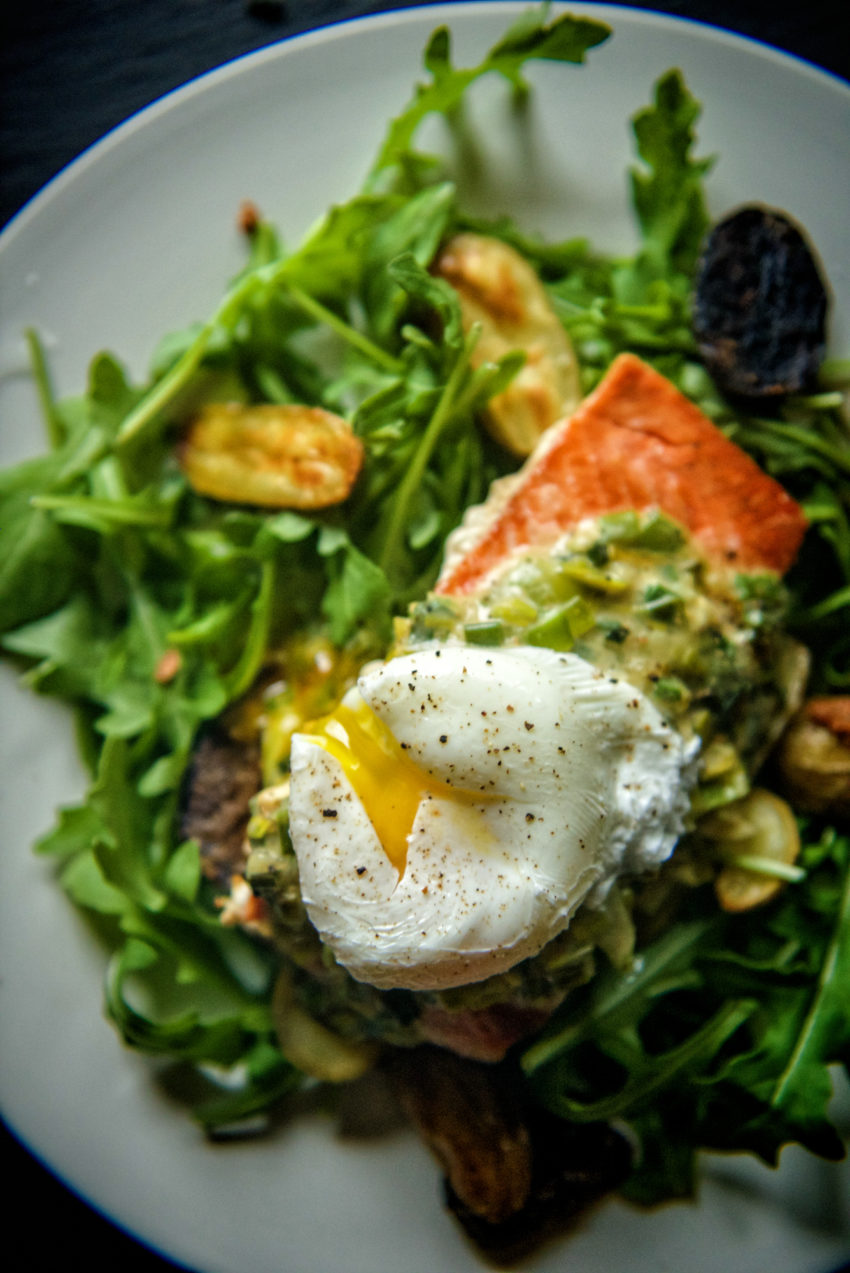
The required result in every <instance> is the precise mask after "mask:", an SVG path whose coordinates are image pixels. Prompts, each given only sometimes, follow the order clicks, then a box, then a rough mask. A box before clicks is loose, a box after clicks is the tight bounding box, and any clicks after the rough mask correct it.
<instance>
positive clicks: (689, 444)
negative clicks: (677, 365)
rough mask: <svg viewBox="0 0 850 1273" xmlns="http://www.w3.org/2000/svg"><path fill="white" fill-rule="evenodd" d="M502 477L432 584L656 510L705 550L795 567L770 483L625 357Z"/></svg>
mask: <svg viewBox="0 0 850 1273" xmlns="http://www.w3.org/2000/svg"><path fill="white" fill-rule="evenodd" d="M509 481H512V482H513V485H512V486H511V487H510V488H509V490H508V494H507V496H506V497H503V498H501V499H500V500H499V501H498V503H497V505H496V506H495V507H494V512H493V516H492V518H490V519H489V520H485V522H484V528H483V530H482V531H481V532H480V534H479V535H478V538H477V539H475V538H474V537H473V539H472V542H471V543H469V546H468V547H466V548H465V549H463V550H461V551H460V553H459V554H455V555H450V556H449V557H448V559H447V562H446V565H445V566H444V568H443V573H442V575H441V577H440V579H439V580H438V582H437V586H436V589H435V591H436V592H437V593H439V594H443V595H464V594H466V593H469V592H471V591H473V590H474V589H475V588H476V587H477V586H478V585H479V584H480V583H481V581H482V580H483V579H484V578H485V577H486V576H487V575H488V574H489V572H490V571H491V570H492V569H493V568H494V567H495V566H496V565H498V564H500V563H501V562H502V561H504V559H505V558H506V557H508V556H509V555H510V554H512V553H513V552H514V551H515V550H517V549H521V548H528V547H533V546H542V545H545V544H547V543H550V542H554V541H555V540H556V539H558V538H559V537H560V536H561V535H562V534H563V533H564V532H565V531H566V530H568V529H569V528H570V527H572V526H575V525H576V524H577V523H578V522H580V521H582V520H583V519H585V518H588V517H598V516H600V515H601V514H603V513H613V512H619V511H623V510H626V509H634V510H637V511H640V510H644V509H649V508H657V509H658V510H659V511H660V512H663V513H666V514H667V516H669V517H671V518H673V519H674V520H675V521H677V522H679V523H680V524H681V525H682V526H684V527H685V528H686V529H687V530H688V531H689V532H690V534H691V535H692V536H693V537H694V539H696V541H697V542H698V543H699V544H700V545H701V546H702V548H703V550H704V552H705V554H706V556H707V557H709V558H711V559H714V560H716V561H720V562H725V563H727V564H729V565H732V566H735V567H737V568H739V569H740V570H742V571H748V572H757V571H762V570H771V571H775V572H777V573H778V574H784V573H785V571H786V570H788V569H789V567H790V566H791V565H792V564H793V562H794V559H795V557H796V555H797V552H798V550H799V547H800V544H801V542H802V539H803V535H804V534H805V530H806V524H807V523H806V519H805V516H804V515H803V511H802V509H801V508H800V507H799V505H798V504H797V503H796V502H795V501H794V500H793V499H792V498H791V496H790V495H789V494H788V493H787V491H785V490H784V489H783V487H781V486H780V485H779V483H778V482H775V481H774V480H773V478H771V477H769V476H768V474H766V473H764V472H763V471H762V470H761V469H760V468H759V466H758V465H757V464H756V463H755V461H754V460H752V459H751V458H750V457H749V456H748V455H747V454H746V453H745V452H744V451H742V450H741V449H740V447H738V446H736V445H735V443H734V442H730V441H729V439H728V438H727V437H725V435H724V434H723V433H722V432H721V431H720V430H719V429H718V428H717V426H716V425H715V424H713V423H712V421H711V420H709V419H708V417H707V416H706V415H704V414H703V412H702V411H700V410H699V408H698V407H696V406H695V405H694V404H693V403H692V402H691V401H690V400H689V399H688V398H686V397H685V396H684V394H682V393H680V392H679V390H678V389H677V388H676V387H675V385H673V384H671V382H670V381H669V380H667V379H666V378H665V377H664V376H662V375H661V374H660V373H659V372H657V371H656V370H655V369H654V368H653V367H650V366H649V364H648V363H645V362H644V361H643V360H642V359H640V358H638V357H636V356H635V355H634V354H620V355H619V357H617V358H616V359H615V360H614V362H613V363H612V364H611V367H610V369H609V371H608V372H607V374H606V376H605V378H604V379H603V380H602V381H601V383H600V384H599V385H598V386H597V388H596V389H595V390H594V391H593V392H592V393H591V394H589V395H588V397H587V398H585V400H584V401H583V402H582V403H581V405H580V406H579V407H578V409H577V410H576V411H575V412H574V414H573V415H572V416H570V417H569V418H567V419H565V420H562V421H560V422H559V423H557V424H554V425H552V426H551V428H550V429H549V430H548V432H547V433H546V434H545V435H544V437H543V439H542V440H541V443H540V444H539V445H538V447H537V449H536V451H535V452H534V453H533V454H532V455H531V456H530V457H529V459H528V460H527V461H526V463H525V465H524V466H523V468H522V469H521V470H520V472H519V473H518V474H517V476H516V477H515V478H514V479H509Z"/></svg>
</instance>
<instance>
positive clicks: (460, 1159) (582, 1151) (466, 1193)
mask: <svg viewBox="0 0 850 1273" xmlns="http://www.w3.org/2000/svg"><path fill="white" fill-rule="evenodd" d="M384 1065H385V1069H386V1071H387V1073H388V1075H389V1077H390V1081H391V1084H392V1086H393V1088H394V1090H395V1092H396V1095H397V1096H398V1098H399V1100H400V1103H401V1106H402V1108H403V1109H404V1110H405V1112H406V1114H407V1116H408V1118H409V1119H410V1121H411V1122H412V1124H413V1126H414V1127H415V1128H416V1129H417V1130H418V1132H419V1134H420V1135H421V1136H422V1138H423V1140H424V1142H425V1144H426V1145H428V1147H429V1148H430V1149H431V1151H432V1153H433V1154H434V1156H435V1158H436V1159H437V1161H438V1162H439V1163H440V1165H441V1166H442V1168H443V1171H444V1173H445V1175H444V1192H445V1199H446V1204H447V1206H448V1208H449V1210H450V1211H451V1212H452V1213H453V1214H454V1215H455V1217H456V1218H457V1220H458V1221H459V1223H460V1224H461V1226H462V1227H463V1229H464V1231H465V1232H466V1234H467V1236H468V1237H469V1238H470V1239H471V1240H472V1241H473V1242H474V1243H475V1244H476V1246H477V1247H478V1248H479V1249H480V1250H481V1251H483V1252H484V1253H485V1254H486V1255H487V1256H488V1258H489V1259H490V1260H491V1261H493V1262H494V1263H497V1264H508V1263H514V1262H515V1261H516V1260H517V1259H519V1258H522V1257H523V1256H525V1255H527V1254H529V1253H530V1252H531V1251H533V1250H534V1249H535V1248H536V1247H537V1246H539V1245H540V1243H541V1242H543V1241H545V1240H547V1239H548V1238H549V1237H553V1236H555V1235H556V1234H558V1233H561V1232H563V1231H564V1230H565V1229H567V1228H568V1227H569V1225H570V1224H571V1223H573V1222H575V1220H576V1218H577V1217H578V1216H580V1215H581V1214H582V1213H583V1212H585V1211H586V1210H587V1209H588V1208H589V1207H591V1206H593V1205H594V1204H595V1203H597V1202H599V1201H601V1199H602V1198H604V1197H605V1196H606V1195H607V1194H609V1193H611V1192H613V1191H614V1190H616V1189H617V1188H619V1186H620V1185H622V1183H623V1181H624V1180H625V1179H626V1176H627V1175H628V1173H629V1170H630V1167H631V1155H632V1150H631V1146H630V1145H629V1143H628V1142H627V1141H626V1140H625V1138H624V1137H623V1136H621V1135H620V1134H619V1132H617V1131H614V1130H613V1129H611V1128H609V1127H607V1126H604V1125H602V1124H597V1123H593V1124H588V1125H586V1126H578V1125H574V1124H570V1123H567V1122H565V1121H564V1120H563V1119H560V1118H556V1117H555V1115H553V1114H549V1113H547V1111H546V1110H544V1109H542V1108H540V1107H538V1106H536V1105H534V1104H531V1103H529V1101H528V1099H527V1096H526V1094H525V1091H524V1088H523V1087H522V1083H521V1080H520V1077H519V1075H518V1073H516V1072H515V1071H514V1070H513V1068H512V1067H511V1066H510V1065H509V1064H507V1063H506V1064H503V1065H491V1064H482V1063H481V1062H478V1061H471V1060H467V1059H466V1058H464V1057H459V1056H456V1055H455V1054H454V1053H451V1052H447V1051H445V1050H444V1049H442V1048H432V1047H429V1046H425V1047H420V1048H415V1049H405V1048H397V1049H392V1050H391V1051H390V1052H389V1053H388V1055H387V1057H386V1058H385V1061H384Z"/></svg>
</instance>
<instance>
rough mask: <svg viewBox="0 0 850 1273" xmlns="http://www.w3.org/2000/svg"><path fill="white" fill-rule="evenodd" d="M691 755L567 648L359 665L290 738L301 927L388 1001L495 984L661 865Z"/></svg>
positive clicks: (460, 651)
mask: <svg viewBox="0 0 850 1273" xmlns="http://www.w3.org/2000/svg"><path fill="white" fill-rule="evenodd" d="M698 746H699V744H698V741H696V742H691V743H686V742H685V741H684V740H683V739H682V738H681V736H680V735H679V734H678V733H677V732H676V731H675V730H673V729H671V728H670V727H669V726H668V725H667V724H666V723H665V721H664V720H663V718H662V717H661V715H660V713H659V712H658V711H657V710H656V708H655V707H654V706H653V705H652V704H651V703H650V702H649V700H648V699H647V698H646V697H645V696H644V695H642V694H641V693H640V692H639V691H638V690H636V689H635V688H634V687H633V686H630V685H629V684H628V683H627V682H625V681H623V680H620V679H618V678H614V677H611V676H610V675H607V674H605V673H602V672H600V671H598V670H597V669H596V668H594V667H593V666H592V665H591V664H590V663H588V662H587V661H586V660H584V659H582V658H579V657H578V656H576V655H574V654H560V653H556V652H554V651H551V650H546V649H542V648H533V647H527V646H516V647H504V648H497V649H490V648H484V647H476V646H462V645H450V644H442V645H439V646H438V645H428V646H423V647H422V648H420V649H417V650H415V651H414V652H411V653H408V654H404V655H400V656H398V657H396V658H392V659H390V660H389V661H387V662H385V663H380V664H373V665H370V666H369V667H367V668H366V669H364V671H363V672H362V674H361V676H360V677H359V679H358V681H357V684H356V685H355V686H354V687H353V688H352V689H351V690H349V692H348V693H347V694H346V696H345V697H344V698H343V700H342V702H341V703H340V704H339V706H338V707H337V708H336V710H335V711H334V712H332V713H331V715H330V716H328V717H326V718H324V719H323V720H321V721H319V722H316V723H315V724H314V725H313V726H310V727H308V728H307V729H306V730H305V731H304V732H302V733H299V734H296V735H295V736H294V738H293V742H292V754H291V787H290V805H289V814H290V834H291V838H292V844H293V848H294V851H295V854H296V857H297V860H298V868H299V876H300V886H301V894H302V898H303V900H304V903H305V905H306V907H307V911H308V914H309V916H310V919H311V922H312V923H313V925H314V926H315V928H316V929H317V930H318V932H319V935H320V937H321V939H322V941H323V942H324V943H325V945H327V946H329V947H330V948H331V949H332V951H333V952H334V954H335V956H336V958H337V960H338V961H339V962H340V963H341V964H342V965H343V966H344V967H345V968H347V969H348V971H349V972H350V973H351V975H352V976H353V977H355V978H356V979H358V980H361V981H365V982H368V983H370V984H372V985H374V986H377V987H379V988H381V989H392V988H407V989H416V990H428V989H431V990H437V989H445V988H448V987H451V986H457V985H464V984H468V983H471V982H475V981H480V980H482V979H484V978H485V977H489V976H491V975H493V974H495V973H499V972H502V971H504V970H506V969H507V968H510V967H512V966H513V965H514V964H516V963H518V962H519V961H521V960H523V959H526V958H528V957H529V956H532V955H535V954H537V953H538V952H539V951H540V950H541V949H542V948H543V946H544V945H546V943H547V942H549V941H550V940H551V939H552V938H553V937H555V936H557V935H558V933H560V932H561V931H563V929H564V928H565V927H566V926H567V925H568V924H569V922H570V919H571V917H572V916H573V915H574V913H575V911H576V909H577V908H578V907H579V906H580V905H581V904H582V903H583V902H585V901H589V902H592V901H593V900H594V899H601V897H603V896H604V894H605V892H606V891H607V889H608V888H610V885H611V884H612V882H613V881H614V880H615V879H616V878H617V876H618V875H620V874H623V873H632V872H638V871H642V870H646V869H648V868H651V867H653V866H655V865H657V864H659V863H660V862H662V861H663V860H664V859H665V858H667V857H668V856H669V854H670V853H671V852H672V850H673V847H674V845H675V843H676V840H677V839H678V837H679V835H680V834H681V833H682V831H683V829H684V820H685V816H686V814H687V810H688V804H689V791H690V788H691V786H692V784H693V782H694V779H695V764H694V760H695V753H696V750H697V748H698Z"/></svg>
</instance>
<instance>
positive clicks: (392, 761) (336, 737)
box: [303, 700, 486, 873]
mask: <svg viewBox="0 0 850 1273" xmlns="http://www.w3.org/2000/svg"><path fill="white" fill-rule="evenodd" d="M303 732H304V733H305V735H306V737H308V738H309V739H310V741H311V742H312V743H315V744H316V745H317V746H318V747H322V748H323V749H324V750H325V751H326V752H328V754H329V755H331V756H333V757H334V759H336V760H338V761H339V763H340V764H341V765H342V767H343V769H344V771H345V776H346V777H347V779H348V781H349V782H350V783H351V785H352V787H353V788H354V790H355V792H356V793H357V797H358V799H359V800H360V803H361V804H362V805H363V808H364V809H365V810H366V814H367V816H368V818H369V821H370V822H371V823H372V826H373V827H374V829H375V834H376V835H377V837H378V839H379V840H380V842H381V845H382V847H383V849H384V852H385V853H386V855H387V857H388V858H389V859H390V861H391V862H392V864H393V866H394V867H395V868H396V870H397V871H398V872H399V873H401V872H403V871H404V866H405V861H406V858H407V843H408V837H409V836H410V833H411V832H412V830H413V823H414V820H415V818H416V811H417V809H418V808H419V805H420V803H421V802H422V799H423V797H424V796H426V795H427V794H429V793H430V794H433V795H439V796H441V797H443V798H445V797H446V796H448V797H450V798H454V799H458V798H460V799H462V800H463V801H464V803H467V802H468V801H469V799H470V794H468V793H465V792H463V791H461V790H460V789H459V788H456V787H452V786H450V785H449V784H448V783H445V782H441V781H440V780H439V779H437V778H432V777H431V776H430V774H428V773H426V771H425V770H424V769H421V768H420V767H419V766H418V765H417V764H416V762H415V761H413V760H411V759H410V757H409V756H408V755H407V753H406V751H405V750H404V748H403V747H402V746H401V744H400V743H398V742H397V741H396V739H395V737H394V735H393V734H392V732H391V731H390V730H389V729H388V728H387V726H386V725H385V724H384V723H383V721H382V720H381V719H380V717H378V716H377V715H376V714H375V713H374V712H373V711H372V709H371V708H370V707H369V706H368V704H367V703H365V702H363V701H362V700H361V701H360V702H359V703H358V704H357V706H356V707H350V706H348V705H347V704H346V703H340V704H339V706H338V707H337V708H335V710H334V711H333V712H332V713H331V714H330V716H326V717H324V719H322V720H320V721H314V722H313V723H312V725H310V726H308V727H307V729H306V730H305V731H303ZM475 798H476V799H478V800H481V799H482V798H483V799H486V797H481V796H480V795H476V797H475Z"/></svg>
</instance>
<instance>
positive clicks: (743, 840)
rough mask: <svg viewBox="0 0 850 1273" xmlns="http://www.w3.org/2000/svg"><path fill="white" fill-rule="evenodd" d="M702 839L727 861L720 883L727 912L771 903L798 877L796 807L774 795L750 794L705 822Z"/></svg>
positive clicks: (718, 890) (759, 791) (759, 789)
mask: <svg viewBox="0 0 850 1273" xmlns="http://www.w3.org/2000/svg"><path fill="white" fill-rule="evenodd" d="M699 833H700V835H701V836H702V837H704V838H706V839H708V840H710V841H712V843H713V847H714V849H715V851H716V852H717V854H718V856H719V857H720V858H721V860H722V861H724V862H725V863H726V865H725V866H723V867H722V868H721V870H720V872H719V873H718V875H717V877H716V879H715V882H714V891H715V893H716V895H717V900H718V902H719V903H720V906H721V908H722V909H723V910H724V911H730V912H732V913H737V912H740V911H749V910H752V909H753V907H755V906H762V905H763V904H764V903H765V902H769V901H771V900H772V899H773V898H774V897H775V896H776V895H777V893H778V892H779V891H780V889H781V888H782V887H783V885H784V884H785V883H787V882H788V880H792V879H795V878H797V877H798V875H799V871H798V869H797V868H796V867H795V865H794V864H795V862H796V860H797V856H798V854H799V852H800V833H799V830H798V828H797V820H796V818H795V817H794V814H793V813H792V811H791V809H790V807H789V806H788V804H786V802H785V801H784V800H782V799H781V798H780V797H779V796H777V795H775V794H774V792H772V791H767V790H765V789H764V788H762V787H755V788H754V789H753V790H752V791H751V792H749V794H748V795H746V796H743V797H742V798H741V799H740V800H735V801H733V802H732V804H728V805H724V806H723V807H722V808H721V809H718V810H716V811H715V812H714V813H711V814H709V815H708V816H707V817H706V818H703V819H702V820H701V821H700V824H699Z"/></svg>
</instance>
